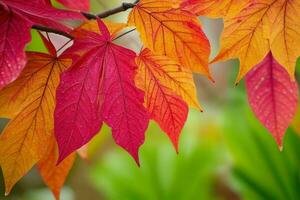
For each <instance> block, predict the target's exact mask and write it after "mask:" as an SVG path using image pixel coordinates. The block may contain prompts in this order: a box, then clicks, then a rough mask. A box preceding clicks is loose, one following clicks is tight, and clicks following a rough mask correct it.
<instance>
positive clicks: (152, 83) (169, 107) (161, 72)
mask: <svg viewBox="0 0 300 200" xmlns="http://www.w3.org/2000/svg"><path fill="white" fill-rule="evenodd" d="M136 63H137V65H138V67H139V68H138V73H137V76H136V78H135V82H136V85H137V86H138V87H139V88H140V89H142V90H143V91H145V103H144V104H145V107H146V108H147V109H148V111H149V112H150V113H151V115H152V118H153V119H154V120H155V121H157V122H158V124H159V125H160V127H161V128H162V129H163V130H164V131H165V132H166V133H167V134H168V136H169V137H170V139H171V140H172V142H173V144H174V146H175V148H176V149H178V139H179V135H180V133H181V129H182V127H183V126H184V123H185V121H186V118H187V115H188V105H187V103H188V104H189V105H190V106H192V107H195V108H198V109H200V106H199V103H198V101H197V96H196V90H195V85H194V81H193V76H192V72H191V71H190V70H189V69H185V68H183V67H181V66H180V65H179V64H178V63H176V62H174V61H172V60H171V59H170V58H168V57H166V56H158V55H154V54H153V53H152V52H151V51H150V50H149V49H144V50H143V51H142V52H141V53H140V55H139V56H138V57H137V59H136Z"/></svg>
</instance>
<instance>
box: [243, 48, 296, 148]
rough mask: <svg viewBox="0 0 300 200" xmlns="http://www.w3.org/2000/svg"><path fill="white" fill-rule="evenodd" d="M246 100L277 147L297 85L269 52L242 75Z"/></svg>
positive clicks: (290, 114)
mask: <svg viewBox="0 0 300 200" xmlns="http://www.w3.org/2000/svg"><path fill="white" fill-rule="evenodd" d="M246 86H247V93H248V99H249V103H250V105H251V108H252V110H253V112H254V113H255V115H256V116H257V118H258V119H259V120H260V121H261V122H262V123H263V124H264V126H265V127H266V128H267V129H268V130H269V131H270V132H271V133H272V135H273V136H274V138H275V140H276V142H277V143H278V145H279V147H280V148H281V147H282V138H283V136H284V134H285V131H286V129H287V128H288V126H289V124H290V123H291V121H292V120H293V117H294V116H295V114H296V111H297V104H298V85H297V82H295V81H292V80H291V79H290V77H289V74H288V73H287V72H286V71H285V70H284V68H283V66H281V65H280V64H279V63H278V62H277V61H276V60H275V58H274V57H273V55H272V53H269V54H268V55H267V56H266V57H265V59H264V60H263V61H262V62H261V63H259V64H258V65H257V66H255V67H254V68H253V69H252V70H251V71H250V72H249V73H248V74H247V76H246Z"/></svg>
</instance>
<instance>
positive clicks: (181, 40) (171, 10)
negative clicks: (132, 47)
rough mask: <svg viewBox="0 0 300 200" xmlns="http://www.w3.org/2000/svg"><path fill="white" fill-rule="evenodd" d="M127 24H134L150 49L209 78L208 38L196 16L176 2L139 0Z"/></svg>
mask: <svg viewBox="0 0 300 200" xmlns="http://www.w3.org/2000/svg"><path fill="white" fill-rule="evenodd" d="M128 24H129V25H130V26H136V28H137V30H138V31H139V33H140V36H141V39H142V41H143V43H144V45H145V46H146V47H147V48H149V49H151V50H152V51H153V52H156V53H157V54H160V55H166V56H168V57H170V58H172V59H174V60H176V61H178V62H179V63H181V64H182V65H183V66H185V67H187V68H189V69H191V70H192V71H194V72H198V73H201V74H204V75H206V76H208V77H209V78H211V76H210V72H209V68H208V57H209V54H210V44H209V41H208V39H207V38H206V36H205V34H204V32H203V31H202V29H201V25H200V23H199V21H198V18H197V17H196V16H195V15H193V14H191V13H190V12H188V11H184V10H181V9H179V3H178V2H176V1H175V3H174V1H165V0H159V1H156V0H155V1H154V0H152V1H151V0H146V1H145V0H141V1H140V2H139V3H138V4H137V5H136V6H135V7H134V8H133V9H132V11H131V13H130V15H129V18H128Z"/></svg>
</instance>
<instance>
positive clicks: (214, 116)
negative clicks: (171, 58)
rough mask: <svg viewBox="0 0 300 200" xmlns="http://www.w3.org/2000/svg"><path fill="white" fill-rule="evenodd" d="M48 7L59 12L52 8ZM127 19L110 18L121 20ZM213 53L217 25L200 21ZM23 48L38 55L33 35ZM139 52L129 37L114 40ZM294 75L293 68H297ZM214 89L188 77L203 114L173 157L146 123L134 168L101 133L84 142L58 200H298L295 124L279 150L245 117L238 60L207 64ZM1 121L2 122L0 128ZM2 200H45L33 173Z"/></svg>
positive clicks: (98, 2)
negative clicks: (86, 155)
mask: <svg viewBox="0 0 300 200" xmlns="http://www.w3.org/2000/svg"><path fill="white" fill-rule="evenodd" d="M91 3H92V6H91V10H92V12H94V13H97V12H101V11H103V10H106V9H108V8H112V7H114V6H117V5H120V3H121V1H119V0H110V1H107V0H92V1H91ZM55 6H58V7H60V5H59V4H57V3H55ZM126 17H127V13H126V12H125V13H121V14H118V15H115V16H113V17H111V19H112V20H114V21H118V22H126ZM200 20H201V22H202V24H203V27H204V30H205V32H206V34H207V35H208V37H209V39H210V41H211V44H212V57H214V55H216V53H217V52H218V50H219V38H220V33H221V31H222V28H223V23H222V20H212V19H207V18H201V19H200ZM32 35H33V40H32V42H31V43H30V45H29V46H28V47H27V49H28V50H34V51H42V52H44V51H45V48H44V47H43V45H42V43H41V41H40V39H39V37H38V34H37V33H36V32H35V31H32ZM118 43H119V44H121V45H124V46H126V47H130V48H132V49H139V48H140V46H141V44H140V43H139V41H138V35H137V33H133V34H130V35H127V36H125V37H123V38H122V39H119V40H118ZM298 69H299V68H298ZM211 70H212V71H213V75H214V78H215V80H216V83H214V84H213V83H211V82H209V81H208V80H207V79H206V78H204V77H201V76H198V75H195V82H196V84H197V88H198V95H199V99H200V102H201V104H202V106H203V107H204V113H200V112H198V111H196V110H190V113H189V118H188V121H187V123H186V125H185V127H184V129H183V131H182V137H181V140H180V152H179V154H178V155H177V154H176V152H175V151H174V149H173V147H172V144H171V142H170V141H169V140H168V138H167V137H166V135H165V134H164V133H163V132H162V131H161V130H160V128H159V127H158V126H157V125H156V124H155V123H153V122H152V123H151V124H150V126H149V129H148V131H147V134H146V143H145V144H144V145H143V147H142V148H141V151H140V158H141V167H140V168H138V167H137V165H136V164H135V162H134V161H133V159H132V158H131V157H130V156H129V154H127V153H126V152H125V151H124V150H122V149H120V148H119V147H117V146H116V145H115V144H114V142H113V140H112V137H111V132H110V129H109V128H108V127H104V128H102V131H101V133H100V134H98V135H97V136H96V137H95V138H94V139H93V141H92V142H91V143H90V146H89V149H88V153H89V159H88V160H86V161H85V160H82V159H80V158H77V160H76V163H75V165H74V167H73V169H72V171H71V173H70V175H69V177H68V180H67V183H66V185H65V187H64V188H63V190H62V195H61V199H62V200H86V199H88V200H102V199H103V200H198V199H199V200H222V199H224V200H239V199H247V200H256V199H268V200H269V199H271V200H277V199H278V200H286V199H288V200H294V199H295V200H298V199H300V138H299V135H300V134H299V135H298V134H297V132H298V133H299V132H300V131H299V129H300V127H299V125H298V124H297V122H299V123H300V120H299V119H300V117H299V119H295V122H294V123H293V127H291V128H290V129H289V130H288V131H287V134H286V136H285V138H284V149H283V151H282V152H280V151H279V149H278V147H277V145H276V143H275V141H274V140H273V138H272V137H271V135H270V134H269V133H268V132H267V131H266V129H265V128H264V127H263V126H262V125H261V124H260V123H259V122H258V121H257V119H256V118H255V117H254V115H253V113H252V112H251V110H250V108H249V105H248V102H247V96H246V91H245V87H244V84H243V83H241V84H240V85H238V86H234V81H235V77H236V75H237V71H238V61H229V62H226V63H219V64H216V65H212V66H211ZM7 121H8V120H6V119H2V120H1V121H0V122H1V125H0V126H1V128H2V129H3V127H4V126H5V123H6V122H7ZM2 179H3V178H2V176H1V177H0V194H1V195H0V199H1V200H2V199H3V200H48V199H49V200H52V199H53V196H52V194H51V192H50V191H49V190H48V189H47V188H46V187H45V185H44V184H43V182H42V180H41V178H40V177H39V175H38V172H37V170H36V169H35V168H34V169H32V170H31V172H30V173H29V174H28V175H26V176H25V177H24V178H23V179H22V180H21V181H20V182H19V183H18V184H17V185H16V186H15V188H14V189H13V192H12V193H11V195H10V196H8V197H4V195H2V194H4V186H3V180H2Z"/></svg>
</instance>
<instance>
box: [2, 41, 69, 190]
mask: <svg viewBox="0 0 300 200" xmlns="http://www.w3.org/2000/svg"><path fill="white" fill-rule="evenodd" d="M44 41H46V40H45V39H44ZM48 43H49V42H48ZM46 46H48V47H49V46H50V43H49V44H47V45H46ZM53 48H54V47H52V48H51V49H53ZM51 49H49V52H50V54H43V53H35V52H29V53H27V57H28V64H27V65H26V67H25V68H24V70H23V72H22V73H21V75H20V77H19V78H18V79H17V80H16V81H14V82H13V83H11V84H9V85H8V86H6V87H5V88H3V90H2V91H1V92H0V105H2V106H1V109H0V116H1V117H7V118H10V121H9V123H8V124H7V126H6V127H5V129H4V131H3V132H2V134H1V135H0V165H1V168H2V170H3V175H4V180H5V186H6V190H5V191H6V194H8V193H9V192H10V191H11V189H12V187H13V186H14V184H15V183H16V182H17V181H18V180H19V179H20V178H21V177H22V176H24V175H25V174H26V173H27V172H28V170H29V169H30V168H31V167H32V166H33V165H34V164H35V163H36V162H38V161H39V160H40V159H41V158H43V157H44V156H45V155H46V154H47V150H48V144H49V142H50V139H51V137H53V135H54V133H53V129H54V122H53V121H54V119H53V113H54V106H55V90H56V87H57V86H58V84H59V74H60V73H61V72H62V71H63V70H64V69H65V68H66V66H68V65H70V64H71V60H69V59H66V58H64V57H62V56H60V57H57V56H56V54H51V52H52V51H53V50H51Z"/></svg>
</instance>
